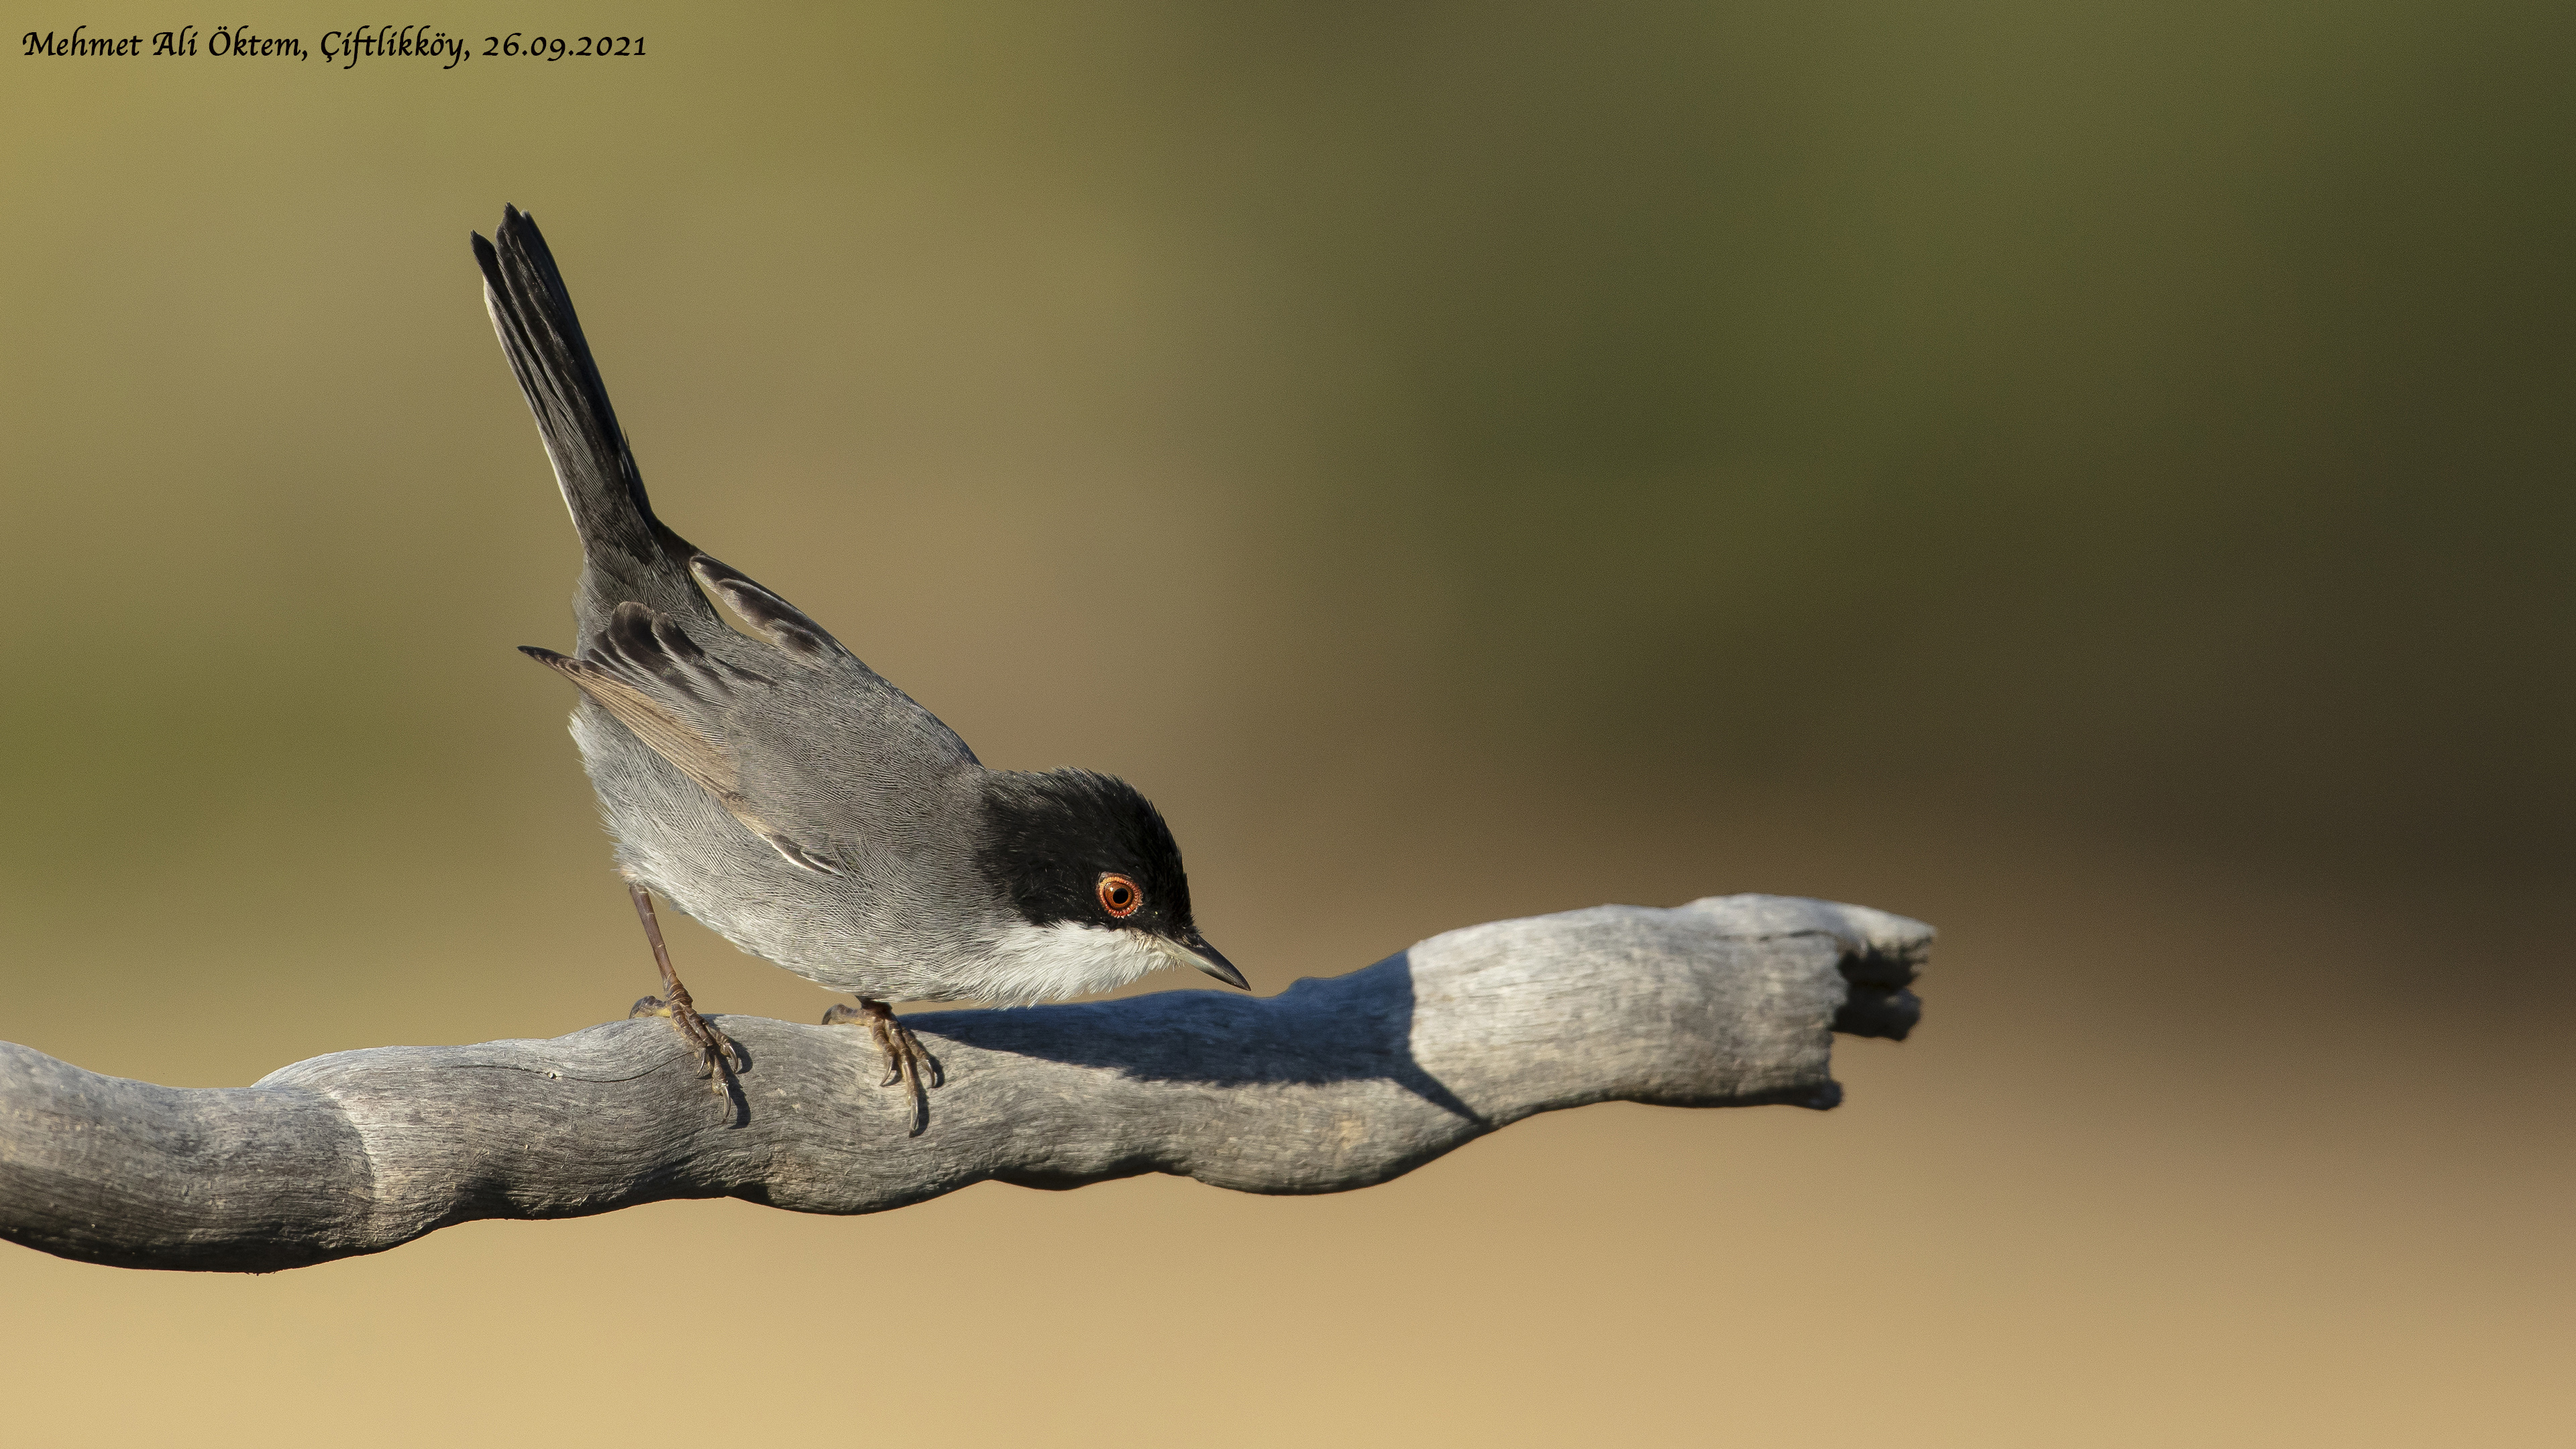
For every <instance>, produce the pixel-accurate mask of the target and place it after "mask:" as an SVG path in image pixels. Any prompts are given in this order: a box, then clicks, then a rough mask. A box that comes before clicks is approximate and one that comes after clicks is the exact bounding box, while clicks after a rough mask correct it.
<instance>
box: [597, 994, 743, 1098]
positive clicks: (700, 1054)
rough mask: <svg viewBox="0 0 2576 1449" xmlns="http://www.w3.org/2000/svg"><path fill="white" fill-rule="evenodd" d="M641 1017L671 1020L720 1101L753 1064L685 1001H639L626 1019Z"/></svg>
mask: <svg viewBox="0 0 2576 1449" xmlns="http://www.w3.org/2000/svg"><path fill="white" fill-rule="evenodd" d="M640 1016H660V1017H667V1018H669V1020H670V1023H671V1026H672V1028H673V1029H674V1030H676V1031H678V1032H679V1033H680V1039H681V1040H682V1041H685V1042H687V1043H688V1044H689V1052H690V1054H691V1055H692V1056H693V1057H695V1058H696V1059H697V1064H698V1075H699V1076H700V1077H701V1078H704V1079H705V1081H706V1083H707V1089H708V1090H709V1091H712V1092H714V1093H715V1094H716V1095H717V1096H719V1097H722V1096H727V1095H729V1094H730V1093H731V1091H732V1089H733V1087H734V1078H735V1076H736V1075H738V1074H739V1073H740V1072H741V1071H742V1070H743V1068H744V1067H746V1066H748V1065H749V1064H750V1059H749V1058H748V1057H746V1056H745V1055H744V1054H743V1050H742V1047H741V1046H740V1045H739V1044H737V1043H736V1042H735V1041H734V1039H733V1038H732V1037H729V1036H727V1035H725V1034H724V1033H723V1032H722V1031H720V1030H718V1029H717V1028H716V1025H715V1023H714V1022H711V1021H709V1020H707V1019H706V1018H705V1017H703V1016H701V1015H699V1014H698V1010H697V1008H696V1007H695V1006H692V1005H691V1004H689V1003H688V1002H686V1001H680V1002H669V1001H664V1000H663V999H662V998H660V997H658V996H645V997H639V998H637V1000H636V1002H635V1005H634V1006H633V1007H631V1008H629V1009H628V1011H627V1013H626V1019H627V1020H629V1021H633V1020H634V1019H636V1018H637V1017H640Z"/></svg>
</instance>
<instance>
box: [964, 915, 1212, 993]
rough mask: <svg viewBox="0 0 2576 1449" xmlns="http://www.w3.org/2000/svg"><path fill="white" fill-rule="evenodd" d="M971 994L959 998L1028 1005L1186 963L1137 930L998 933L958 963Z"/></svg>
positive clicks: (1063, 926)
mask: <svg viewBox="0 0 2576 1449" xmlns="http://www.w3.org/2000/svg"><path fill="white" fill-rule="evenodd" d="M959 964H960V965H961V966H963V967H964V968H965V969H964V970H963V971H962V972H961V973H960V974H961V975H963V976H968V977H971V978H972V980H973V982H974V985H973V989H971V990H968V991H961V992H959V993H958V995H959V996H960V997H962V998H969V999H974V1000H982V1001H989V1002H992V1003H993V1004H994V1005H996V1006H1030V1005H1034V1004H1036V1003H1038V1002H1041V1001H1061V1000H1063V999H1064V998H1066V997H1068V996H1083V995H1088V994H1089V993H1091V992H1094V991H1107V990H1109V989H1110V988H1112V987H1116V986H1124V985H1126V984H1127V983H1128V982H1130V981H1133V980H1135V979H1136V978H1137V977H1139V976H1142V975H1144V974H1145V973H1146V972H1148V971H1159V970H1161V969H1162V968H1163V967H1166V966H1179V965H1186V964H1188V962H1187V960H1186V958H1184V957H1182V956H1180V955H1178V954H1176V953H1175V951H1174V950H1173V948H1171V947H1170V946H1167V945H1165V944H1164V943H1163V942H1162V941H1161V940H1159V939H1157V938H1156V937H1154V936H1151V935H1149V934H1147V933H1145V932H1143V931H1118V930H1109V929H1106V928H1103V927H1098V926H1085V925H1081V924H1078V923H1076V922H1072V921H1063V922H1059V923H1057V924H1055V925H1052V926H1031V925H1022V924H1014V925H1011V926H1007V927H1005V928H1003V931H1002V934H1001V935H1000V936H999V937H997V938H995V940H994V941H993V944H992V946H991V947H990V948H989V949H988V950H987V951H986V952H985V954H984V956H983V957H982V959H981V960H978V961H974V962H972V963H964V962H961V963H959Z"/></svg>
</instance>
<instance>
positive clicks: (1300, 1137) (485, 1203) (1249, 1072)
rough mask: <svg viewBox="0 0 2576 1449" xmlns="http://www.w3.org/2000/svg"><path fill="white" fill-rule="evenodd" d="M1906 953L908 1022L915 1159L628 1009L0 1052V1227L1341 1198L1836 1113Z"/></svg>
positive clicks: (1656, 964) (291, 1230) (1460, 936)
mask: <svg viewBox="0 0 2576 1449" xmlns="http://www.w3.org/2000/svg"><path fill="white" fill-rule="evenodd" d="M1931 939H1932V931H1931V928H1930V927H1928V926H1925V925H1923V924H1921V923H1919V922H1915V921H1909V920H1906V919H1904V918H1902V917H1898V916H1891V915H1888V914H1886V913H1884V912H1880V911H1873V910H1869V909H1867V908H1864V907H1859V906H1843V905H1833V904H1830V903H1827V902H1823V901H1808V900H1796V899H1791V898H1787V897H1779V896H1726V897H1713V898H1711V899H1708V900H1702V901H1695V902H1693V903H1691V904H1690V905H1687V906H1681V907H1676V908H1673V909H1669V910H1663V909H1650V908H1646V907H1639V906H1601V907H1596V908H1594V909H1592V910H1585V911H1573V912H1569V913H1567V914H1564V915H1557V916H1541V917H1537V918H1534V919H1530V920H1520V921H1500V922H1496V923H1493V924H1491V925H1483V926H1473V927H1469V928H1468V929H1465V930H1461V931H1452V932H1450V933H1448V934H1447V935H1443V936H1436V937H1434V938H1432V939H1431V940H1428V941H1425V942H1423V943H1422V944H1420V945H1418V946H1415V947H1413V948H1412V949H1411V950H1409V951H1405V952H1402V953H1399V954H1398V955H1395V956H1392V957H1390V958H1388V959H1387V960H1384V961H1381V962H1379V963H1378V964H1376V965H1375V966H1371V967H1369V968H1368V969H1366V970H1364V971H1359V972H1355V973H1353V974H1351V975H1347V976H1341V977H1334V978H1329V979H1324V980H1305V981H1300V982H1298V983H1297V984H1296V985H1294V986H1292V987H1290V988H1289V989H1288V990H1287V991H1286V992H1285V993H1283V994H1281V995H1279V996H1276V997H1270V998H1267V999H1258V998H1250V997H1242V996H1235V995H1232V994H1226V993H1219V992H1215V991H1173V992H1166V993H1163V994H1160V995H1154V996H1142V997H1131V998H1128V999H1125V1000H1121V1001H1105V1002H1092V1003H1086V1004H1081V1005H1073V1006H1053V1007H1039V1008H1036V1009H1032V1010H1025V1011H1008V1012H1004V1011H950V1012H936V1013H916V1014H913V1015H910V1016H908V1017H907V1018H906V1020H907V1021H909V1022H910V1023H911V1025H912V1026H913V1028H914V1029H915V1030H916V1031H918V1032H919V1033H920V1034H921V1035H922V1037H923V1038H924V1039H925V1040H926V1041H927V1043H928V1044H929V1045H930V1047H931V1049H932V1050H933V1051H934V1052H936V1053H937V1054H938V1055H939V1057H940V1058H941V1060H942V1061H943V1062H944V1063H945V1064H946V1066H947V1070H948V1085H947V1086H946V1087H944V1088H942V1089H940V1090H939V1091H937V1092H934V1093H933V1094H932V1098H931V1120H930V1127H929V1130H928V1131H927V1132H926V1133H925V1134H924V1135H922V1136H920V1137H907V1136H906V1135H905V1127H906V1125H907V1114H906V1107H905V1101H904V1098H903V1097H902V1095H901V1093H900V1092H899V1091H897V1090H895V1089H890V1088H880V1087H879V1086H878V1085H877V1079H878V1076H879V1073H880V1070H881V1067H880V1058H879V1057H878V1055H877V1052H876V1048H875V1047H874V1046H873V1045H872V1044H870V1042H869V1040H868V1038H867V1036H866V1034H865V1033H864V1032H859V1031H854V1030H850V1029H846V1028H835V1027H822V1026H805V1025H800V1024H796V1023H791V1022H784V1021H771V1020H767V1019H764V1018H757V1017H739V1016H733V1017H724V1018H722V1022H723V1025H724V1028H725V1030H726V1031H728V1032H730V1033H732V1034H733V1036H734V1038H735V1039H736V1040H737V1041H738V1042H740V1043H741V1044H742V1045H743V1046H744V1048H745V1049H746V1050H747V1051H748V1053H749V1056H750V1064H749V1069H748V1070H747V1071H745V1072H744V1073H743V1074H742V1077H741V1088H742V1090H741V1092H740V1093H738V1094H736V1095H734V1096H732V1097H730V1098H728V1099H725V1100H723V1101H719V1100H718V1099H717V1098H715V1097H713V1096H712V1095H710V1094H709V1092H708V1090H707V1086H706V1084H705V1083H704V1082H702V1081H700V1080H699V1079H698V1077H697V1075H696V1071H695V1068H694V1066H693V1064H692V1063H691V1061H690V1059H689V1058H688V1057H687V1056H686V1055H685V1054H684V1052H683V1051H682V1044H681V1042H680V1040H679V1038H678V1036H677V1035H676V1034H675V1033H673V1032H672V1031H671V1029H670V1028H669V1027H668V1026H667V1025H666V1024H664V1023H663V1022H660V1021H656V1020H642V1021H620V1022H611V1023H609V1024H607V1025H604V1026H595V1027H592V1028H590V1029H589V1030H587V1031H579V1032H575V1033H573V1034H572V1035H570V1036H565V1037H557V1038H555V1039H554V1040H552V1041H498V1042H486V1043H483V1044H482V1045H480V1046H460V1047H376V1048H371V1049H369V1050H365V1051H351V1052H338V1053H334V1054H333V1055H330V1056H326V1057H317V1058H315V1059H314V1060H312V1061H308V1062H299V1063H297V1064H296V1065H294V1066H291V1067H287V1068H285V1069H283V1070H280V1071H277V1072H273V1073H271V1074H270V1075H269V1076H267V1077H266V1078H264V1079H262V1080H261V1081H260V1082H259V1083H258V1084H257V1085H255V1086H250V1087H239V1088H194V1089H191V1088H174V1087H158V1086H154V1085H152V1084H150V1083H147V1082H134V1081H126V1080H124V1079H122V1078H115V1077H103V1076H99V1075H97V1074H96V1073H92V1072H85V1071H82V1070H81V1069H79V1068H78V1067H74V1066H71V1065H68V1064H66V1063H63V1062H59V1061H56V1060H54V1059H53V1058H51V1057H48V1056H46V1055H44V1054H43V1053H41V1052H38V1051H34V1050H31V1049H29V1048H27V1047H22V1046H15V1045H11V1044H7V1043H0V1236H5V1237H7V1238H8V1239H10V1240H11V1241H13V1242H18V1243H23V1244H26V1245H27V1246H29V1247H33V1248H40V1249H42V1250H44V1251H45V1252H48V1253H56V1254H60V1255H61V1256H63V1257H67V1258H77V1259H82V1260H85V1261H89V1262H94V1263H108V1264H114V1265H117V1266H122V1267H133V1268H178V1269H197V1270H210V1271H231V1272H268V1271H273V1270H276V1269H280V1268H294V1267H301V1266H303V1265H305V1264H309V1263H319V1262H325V1261H328V1260H330V1259H333V1258H343V1257H349V1256H352V1255H354V1254H359V1253H374V1252H381V1251H383V1250H384V1249H387V1248H391V1247H394V1246H396V1245H398V1244H401V1243H406V1242H409V1241H410V1240H412V1239H413V1238H416V1237H419V1236H421V1235H422V1234H423V1233H428V1232H433V1231H435V1230H437V1229H439V1228H442V1227H445V1226H447V1225H449V1224H451V1223H460V1222H468V1221H471V1220H473V1219H476V1218H556V1217H576V1216H580V1215H583V1214H587V1213H601V1212H612V1211H615V1210H616V1209H618V1208H623V1207H632V1206H634V1205H636V1204H639V1203H647V1202H654V1201H658V1200H660V1199H663V1198H677V1197H739V1198H747V1199H749V1200H751V1201H753V1202H763V1203H768V1204H771V1205H772V1206H776V1207H783V1208H792V1209H795V1210H797V1211H800V1212H821V1213H864V1212H878V1211H882V1210H884V1209H886V1208H894V1207H902V1206H904V1205H906V1204H908V1203H916V1202H920V1201H922V1200H924V1199H926V1198H932V1197H936V1196H938V1195H939V1194H941V1193H944V1192H951V1191H954V1190H955V1189H957V1188H960V1187H964V1186H967V1185H968V1184H970V1183H976V1182H982V1181H985V1180H988V1179H992V1180H998V1181H1002V1182H1012V1183H1019V1184H1022V1185H1024V1186H1029V1187H1047V1188H1067V1187H1076V1186H1080V1185H1082V1184H1084V1183H1091V1182H1102V1181H1106V1180H1108V1179H1111V1178H1119V1177H1131V1176H1134V1175H1136V1174H1138V1173H1144V1172H1168V1173H1175V1174H1180V1175H1184V1176H1189V1177H1194V1178H1197V1179H1198V1180H1200V1181H1202V1182H1209V1183H1214V1184H1217V1185H1218V1186H1220V1187H1230V1188H1236V1189H1239V1190H1242V1191H1245V1192H1265V1193H1309V1192H1337V1191H1340V1190H1343V1189H1346V1188H1354V1187H1365V1186H1367V1185H1369V1184H1371V1183H1377V1182H1384V1181H1386V1180H1387V1179H1388V1178H1391V1177H1394V1176H1396V1175H1398V1174H1400V1173H1403V1172H1406V1171H1409V1170H1410V1169H1412V1168H1414V1167H1417V1166H1419V1165H1421V1164H1422V1163H1425V1162H1428V1161H1430V1160H1431V1159H1432V1158H1434V1157H1437V1156H1439V1155H1440V1154H1442V1153H1444V1152H1447V1151H1449V1150H1450V1149H1452V1148H1454V1147H1457V1146H1459V1145H1461V1144H1462V1143H1465V1142H1468V1141H1471V1140H1473V1139H1474V1138H1477V1137H1481V1136H1483V1135H1484V1134H1485V1133H1488V1132H1491V1131H1493V1130H1495V1129H1496V1128H1498V1127H1502V1126H1505V1125H1508V1124H1510V1123H1512V1122H1515V1121H1518V1120H1519V1119H1521V1118H1523V1117H1527V1116H1530V1115H1531V1114H1533V1113H1537V1112H1546V1111H1552V1110H1554V1109H1556V1108H1560V1107H1575V1106H1581V1105H1583V1104H1585V1103H1590V1102H1604V1101H1614V1100H1626V1101H1632V1102H1652V1103H1660V1104H1664V1105H1668V1106H1678V1107H1717V1106H1749V1105H1753V1104H1757V1103H1789V1104H1794V1105H1798V1106H1805V1107H1818V1108H1822V1107H1831V1106H1833V1105H1835V1103H1836V1102H1837V1101H1839V1100H1840V1097H1841V1088H1840V1087H1838V1086H1837V1085H1836V1084H1835V1083H1834V1080H1833V1078H1832V1077H1831V1076H1830V1075H1829V1074H1828V1073H1829V1068H1830V1065H1831V1063H1830V1056H1831V1049H1832V1034H1833V1032H1835V1031H1838V1030H1839V1031H1845V1032H1851V1033H1855V1034H1859V1035H1867V1036H1889V1037H1901V1036H1903V1035H1904V1034H1905V1032H1906V1030H1907V1029H1908V1028H1909V1027H1911V1026H1912V1025H1913V1023H1914V1019H1915V1016H1916V1014H1917V1012H1918V1010H1919V1004H1918V1003H1917V1001H1916V1000H1915V997H1914V995H1913V993H1912V992H1910V991H1908V990H1906V989H1905V987H1906V985H1907V983H1909V982H1910V981H1911V980H1912V979H1913V977H1914V974H1915V971H1916V969H1917V968H1918V967H1919V966H1920V965H1921V963H1922V961H1923V959H1924V956H1925V953H1926V951H1927V950H1928V948H1929V946H1930V944H1931Z"/></svg>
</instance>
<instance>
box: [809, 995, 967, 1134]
mask: <svg viewBox="0 0 2576 1449" xmlns="http://www.w3.org/2000/svg"><path fill="white" fill-rule="evenodd" d="M854 1021H863V1022H866V1023H867V1026H868V1035H870V1036H873V1037H875V1038H876V1041H877V1050H879V1051H881V1052H883V1053H885V1062H886V1074H885V1080H884V1081H882V1082H879V1083H877V1085H878V1086H880V1087H891V1086H893V1085H894V1084H895V1083H897V1082H901V1083H903V1084H904V1086H905V1088H906V1090H907V1091H908V1092H909V1093H910V1094H911V1097H912V1131H911V1133H910V1135H911V1136H914V1137H918V1136H920V1135H921V1130H922V1129H923V1128H925V1127H927V1126H929V1125H930V1093H929V1091H928V1090H927V1088H928V1087H936V1086H938V1085H939V1084H940V1083H941V1082H942V1081H944V1080H946V1078H945V1077H944V1076H943V1075H942V1074H941V1072H940V1070H939V1058H937V1057H934V1056H932V1055H931V1054H930V1049H929V1048H927V1047H925V1046H923V1045H922V1044H921V1038H919V1037H917V1036H914V1035H913V1034H912V1028H910V1027H908V1026H905V1025H904V1024H903V1023H902V1022H900V1021H898V1020H896V1019H895V1014H894V1009H893V1008H892V1007H889V1006H887V1005H886V1004H885V1003H884V1002H882V1001H870V1000H869V999H868V998H866V997H864V996H862V997H860V998H859V1004H858V1005H856V1006H851V1005H849V1004H848V1003H846V1002H844V1003H841V1004H839V1005H836V1006H834V1007H833V1008H832V1009H831V1010H829V1011H827V1012H824V1013H823V1024H824V1025H825V1026H844V1025H847V1024H849V1023H851V1022H854Z"/></svg>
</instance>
